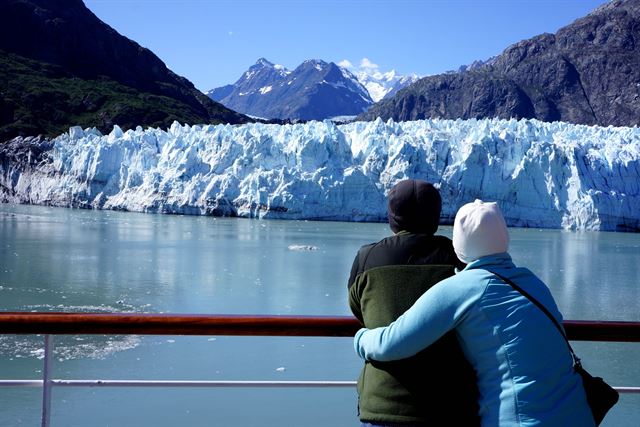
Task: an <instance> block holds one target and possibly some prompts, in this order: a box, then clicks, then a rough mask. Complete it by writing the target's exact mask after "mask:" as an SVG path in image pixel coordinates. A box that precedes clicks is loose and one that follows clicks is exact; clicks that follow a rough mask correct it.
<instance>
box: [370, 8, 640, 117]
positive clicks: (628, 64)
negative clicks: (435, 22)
mask: <svg viewBox="0 0 640 427" xmlns="http://www.w3.org/2000/svg"><path fill="white" fill-rule="evenodd" d="M638 40H640V0H615V1H610V2H608V3H606V4H604V5H603V6H600V7H599V8H597V9H596V10H595V11H593V12H592V13H590V14H589V15H587V16H586V17H584V18H581V19H578V20H577V21H575V22H574V23H572V24H570V25H568V26H566V27H564V28H561V29H560V30H558V32H557V33H556V34H542V35H539V36H537V37H533V38H531V39H529V40H524V41H521V42H519V43H516V44H514V45H512V46H509V47H508V48H507V49H506V50H505V51H504V52H503V53H502V54H500V55H498V56H497V57H495V58H491V60H489V61H487V62H486V63H484V64H477V65H476V66H472V67H468V69H466V70H464V69H463V70H462V72H459V73H447V74H441V75H435V76H429V77H425V78H423V79H421V80H419V81H418V82H416V83H414V84H413V85H411V86H409V87H408V88H405V89H404V90H401V91H399V92H398V93H397V94H396V96H394V97H393V98H391V99H387V100H383V101H381V102H380V103H378V104H376V105H375V106H373V107H372V108H371V109H369V110H368V111H367V112H365V113H363V114H362V115H360V116H359V119H361V120H373V119H375V118H376V117H381V118H382V119H385V120H386V119H388V118H393V119H394V120H418V119H424V118H436V117H440V118H450V119H455V118H463V119H467V118H484V117H489V118H491V117H498V118H506V119H508V118H511V117H513V118H536V119H539V120H543V121H546V122H552V121H565V122H569V123H582V124H599V125H603V126H608V125H614V126H633V125H637V124H640V84H639V83H638V82H640V43H639V42H638Z"/></svg>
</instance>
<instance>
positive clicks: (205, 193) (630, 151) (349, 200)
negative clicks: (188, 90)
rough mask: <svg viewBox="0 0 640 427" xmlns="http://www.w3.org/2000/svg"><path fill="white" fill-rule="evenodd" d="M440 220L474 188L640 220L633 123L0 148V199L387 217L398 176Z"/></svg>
mask: <svg viewBox="0 0 640 427" xmlns="http://www.w3.org/2000/svg"><path fill="white" fill-rule="evenodd" d="M405 178H420V179H424V180H427V181H429V182H433V183H435V184H436V186H437V187H438V188H439V189H440V192H441V194H442V197H443V212H442V220H443V223H451V222H452V221H453V218H454V216H455V212H456V211H457V209H458V208H459V207H460V206H461V205H463V204H465V203H468V202H470V201H473V200H474V199H476V198H480V199H483V200H491V201H493V200H495V201H498V202H499V204H500V206H501V208H502V211H503V213H504V215H505V218H506V220H507V222H508V224H509V225H512V226H525V227H545V228H567V229H581V230H585V229H588V230H626V231H638V230H640V182H639V181H640V179H639V178H640V130H639V129H637V128H613V127H608V128H602V127H589V126H581V125H569V124H566V123H543V122H539V121H536V120H520V121H516V120H487V119H485V120H466V121H463V120H455V121H452V120H424V121H415V122H403V123H395V122H393V121H388V122H386V123H385V122H382V121H381V120H377V121H374V122H356V123H350V124H346V125H335V124H333V123H332V122H330V121H324V122H310V123H307V124H294V125H269V124H247V125H236V126H231V125H216V126H213V125H198V126H188V125H184V126H181V125H180V124H178V123H174V124H173V125H172V126H171V127H170V128H169V129H167V130H166V131H165V130H161V129H152V128H150V129H146V130H143V129H142V128H140V127H138V128H137V129H135V130H129V131H127V132H123V131H122V130H121V129H120V128H119V127H117V126H116V127H114V129H113V131H112V132H111V133H110V134H109V135H101V134H100V132H99V131H97V130H96V129H81V128H79V127H73V128H71V129H70V130H69V132H68V133H65V134H63V135H60V136H59V137H57V138H55V139H54V140H52V141H40V140H34V139H32V138H31V139H29V138H28V139H19V138H18V139H15V140H13V141H11V143H9V144H6V145H5V146H4V147H2V148H1V149H0V200H2V201H5V202H15V203H33V204H48V205H57V206H73V207H86V208H96V209H119V210H131V211H140V212H160V213H180V214H196V215H228V216H242V217H258V218H282V219H320V220H341V221H384V220H386V199H385V196H386V194H387V192H388V190H389V189H390V188H391V187H392V186H393V185H394V184H395V183H396V182H397V181H399V180H401V179H405Z"/></svg>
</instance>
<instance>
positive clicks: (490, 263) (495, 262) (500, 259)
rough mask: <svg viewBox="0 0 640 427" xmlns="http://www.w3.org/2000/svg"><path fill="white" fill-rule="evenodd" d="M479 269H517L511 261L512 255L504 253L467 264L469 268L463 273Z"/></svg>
mask: <svg viewBox="0 0 640 427" xmlns="http://www.w3.org/2000/svg"><path fill="white" fill-rule="evenodd" d="M478 268H482V269H487V270H491V268H515V265H514V264H513V261H512V260H511V255H509V253H507V252H502V253H499V254H493V255H488V256H485V257H482V258H478V259H477V260H475V261H472V262H470V263H469V264H467V266H466V267H465V268H464V269H463V270H461V271H466V270H473V269H478Z"/></svg>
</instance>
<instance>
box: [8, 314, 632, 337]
mask: <svg viewBox="0 0 640 427" xmlns="http://www.w3.org/2000/svg"><path fill="white" fill-rule="evenodd" d="M564 327H565V329H566V331H567V335H568V337H569V339H571V340H574V341H618V342H640V322H618V321H584V320H567V321H565V322H564ZM358 328H360V323H359V322H358V321H357V320H356V319H355V318H353V317H351V316H244V315H204V314H180V315H178V314H147V313H145V314H141V313H108V314H105V313H32V312H28V313H27V312H3V313H2V312H0V334H112V335H119V334H135V335H262V336H327V337H351V336H353V335H354V334H355V332H356V331H357V330H358Z"/></svg>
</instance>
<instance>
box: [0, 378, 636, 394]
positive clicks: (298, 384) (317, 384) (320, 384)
mask: <svg viewBox="0 0 640 427" xmlns="http://www.w3.org/2000/svg"><path fill="white" fill-rule="evenodd" d="M51 385H54V386H58V387H211V388H217V387H225V388H227V387H228V388H268V387H282V388H335V387H338V388H343V387H348V388H350V387H355V386H356V381H224V380H217V381H169V380H166V381H164V380H61V379H52V380H51ZM0 387H42V380H0ZM614 388H615V389H616V390H618V392H620V393H638V394H640V387H614Z"/></svg>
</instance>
